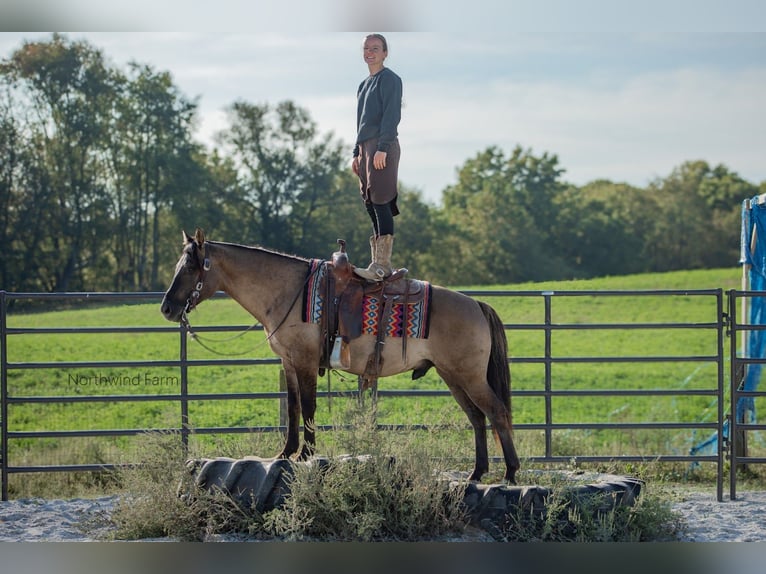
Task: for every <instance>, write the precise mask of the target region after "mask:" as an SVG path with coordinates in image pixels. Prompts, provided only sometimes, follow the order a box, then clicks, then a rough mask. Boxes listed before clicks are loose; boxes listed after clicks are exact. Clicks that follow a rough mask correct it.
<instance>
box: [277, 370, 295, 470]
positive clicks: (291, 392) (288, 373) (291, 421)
mask: <svg viewBox="0 0 766 574" xmlns="http://www.w3.org/2000/svg"><path fill="white" fill-rule="evenodd" d="M282 367H283V369H284V371H285V381H286V383H287V439H286V440H285V446H284V448H283V449H282V452H280V453H279V454H278V455H277V457H276V458H290V457H291V456H292V455H294V454H295V453H296V452H298V445H299V443H300V441H299V439H298V422H299V420H300V416H301V392H300V386H299V385H298V377H297V375H296V373H295V369H294V368H293V367H292V365H289V364H287V363H286V362H285V361H282Z"/></svg>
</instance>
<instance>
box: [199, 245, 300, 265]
mask: <svg viewBox="0 0 766 574" xmlns="http://www.w3.org/2000/svg"><path fill="white" fill-rule="evenodd" d="M205 243H209V244H210V245H220V246H222V247H235V248H237V249H244V250H247V251H259V252H261V253H266V254H268V255H274V256H277V257H282V258H287V259H293V260H296V261H300V262H302V263H309V262H310V259H307V258H306V257H301V256H300V255H291V254H289V253H282V252H281V251H277V250H276V249H268V248H266V247H261V246H260V245H242V244H241V243H231V242H228V241H205Z"/></svg>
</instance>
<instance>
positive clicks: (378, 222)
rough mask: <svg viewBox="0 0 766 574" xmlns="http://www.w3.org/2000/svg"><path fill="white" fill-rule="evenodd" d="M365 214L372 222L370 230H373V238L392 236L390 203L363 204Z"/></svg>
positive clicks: (392, 225)
mask: <svg viewBox="0 0 766 574" xmlns="http://www.w3.org/2000/svg"><path fill="white" fill-rule="evenodd" d="M364 206H365V207H366V208H367V213H369V214H370V219H371V220H372V228H373V229H374V230H375V237H380V236H381V235H393V234H394V215H393V212H392V211H391V203H390V202H389V203H383V204H379V203H372V202H369V203H365V204H364Z"/></svg>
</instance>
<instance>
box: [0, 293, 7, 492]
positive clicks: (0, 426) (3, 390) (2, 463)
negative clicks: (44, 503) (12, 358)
mask: <svg viewBox="0 0 766 574" xmlns="http://www.w3.org/2000/svg"><path fill="white" fill-rule="evenodd" d="M6 301H7V300H6V298H5V291H0V475H1V476H0V482H1V483H2V489H1V490H2V493H0V494H1V495H2V496H1V498H2V500H3V501H6V500H8V346H7V344H6V343H7V338H6V335H7V333H6V324H5V321H6V318H7V315H6V312H5V311H6V309H5V306H6Z"/></svg>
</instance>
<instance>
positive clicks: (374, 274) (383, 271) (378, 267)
mask: <svg viewBox="0 0 766 574" xmlns="http://www.w3.org/2000/svg"><path fill="white" fill-rule="evenodd" d="M393 243H394V236H393V235H381V236H380V237H377V238H376V237H374V236H372V237H370V253H371V254H372V263H370V265H369V267H367V269H359V268H356V269H354V273H356V274H357V275H359V277H362V278H364V279H367V280H368V281H383V279H385V278H386V277H388V276H389V275H391V273H392V270H391V250H392V248H393Z"/></svg>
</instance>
